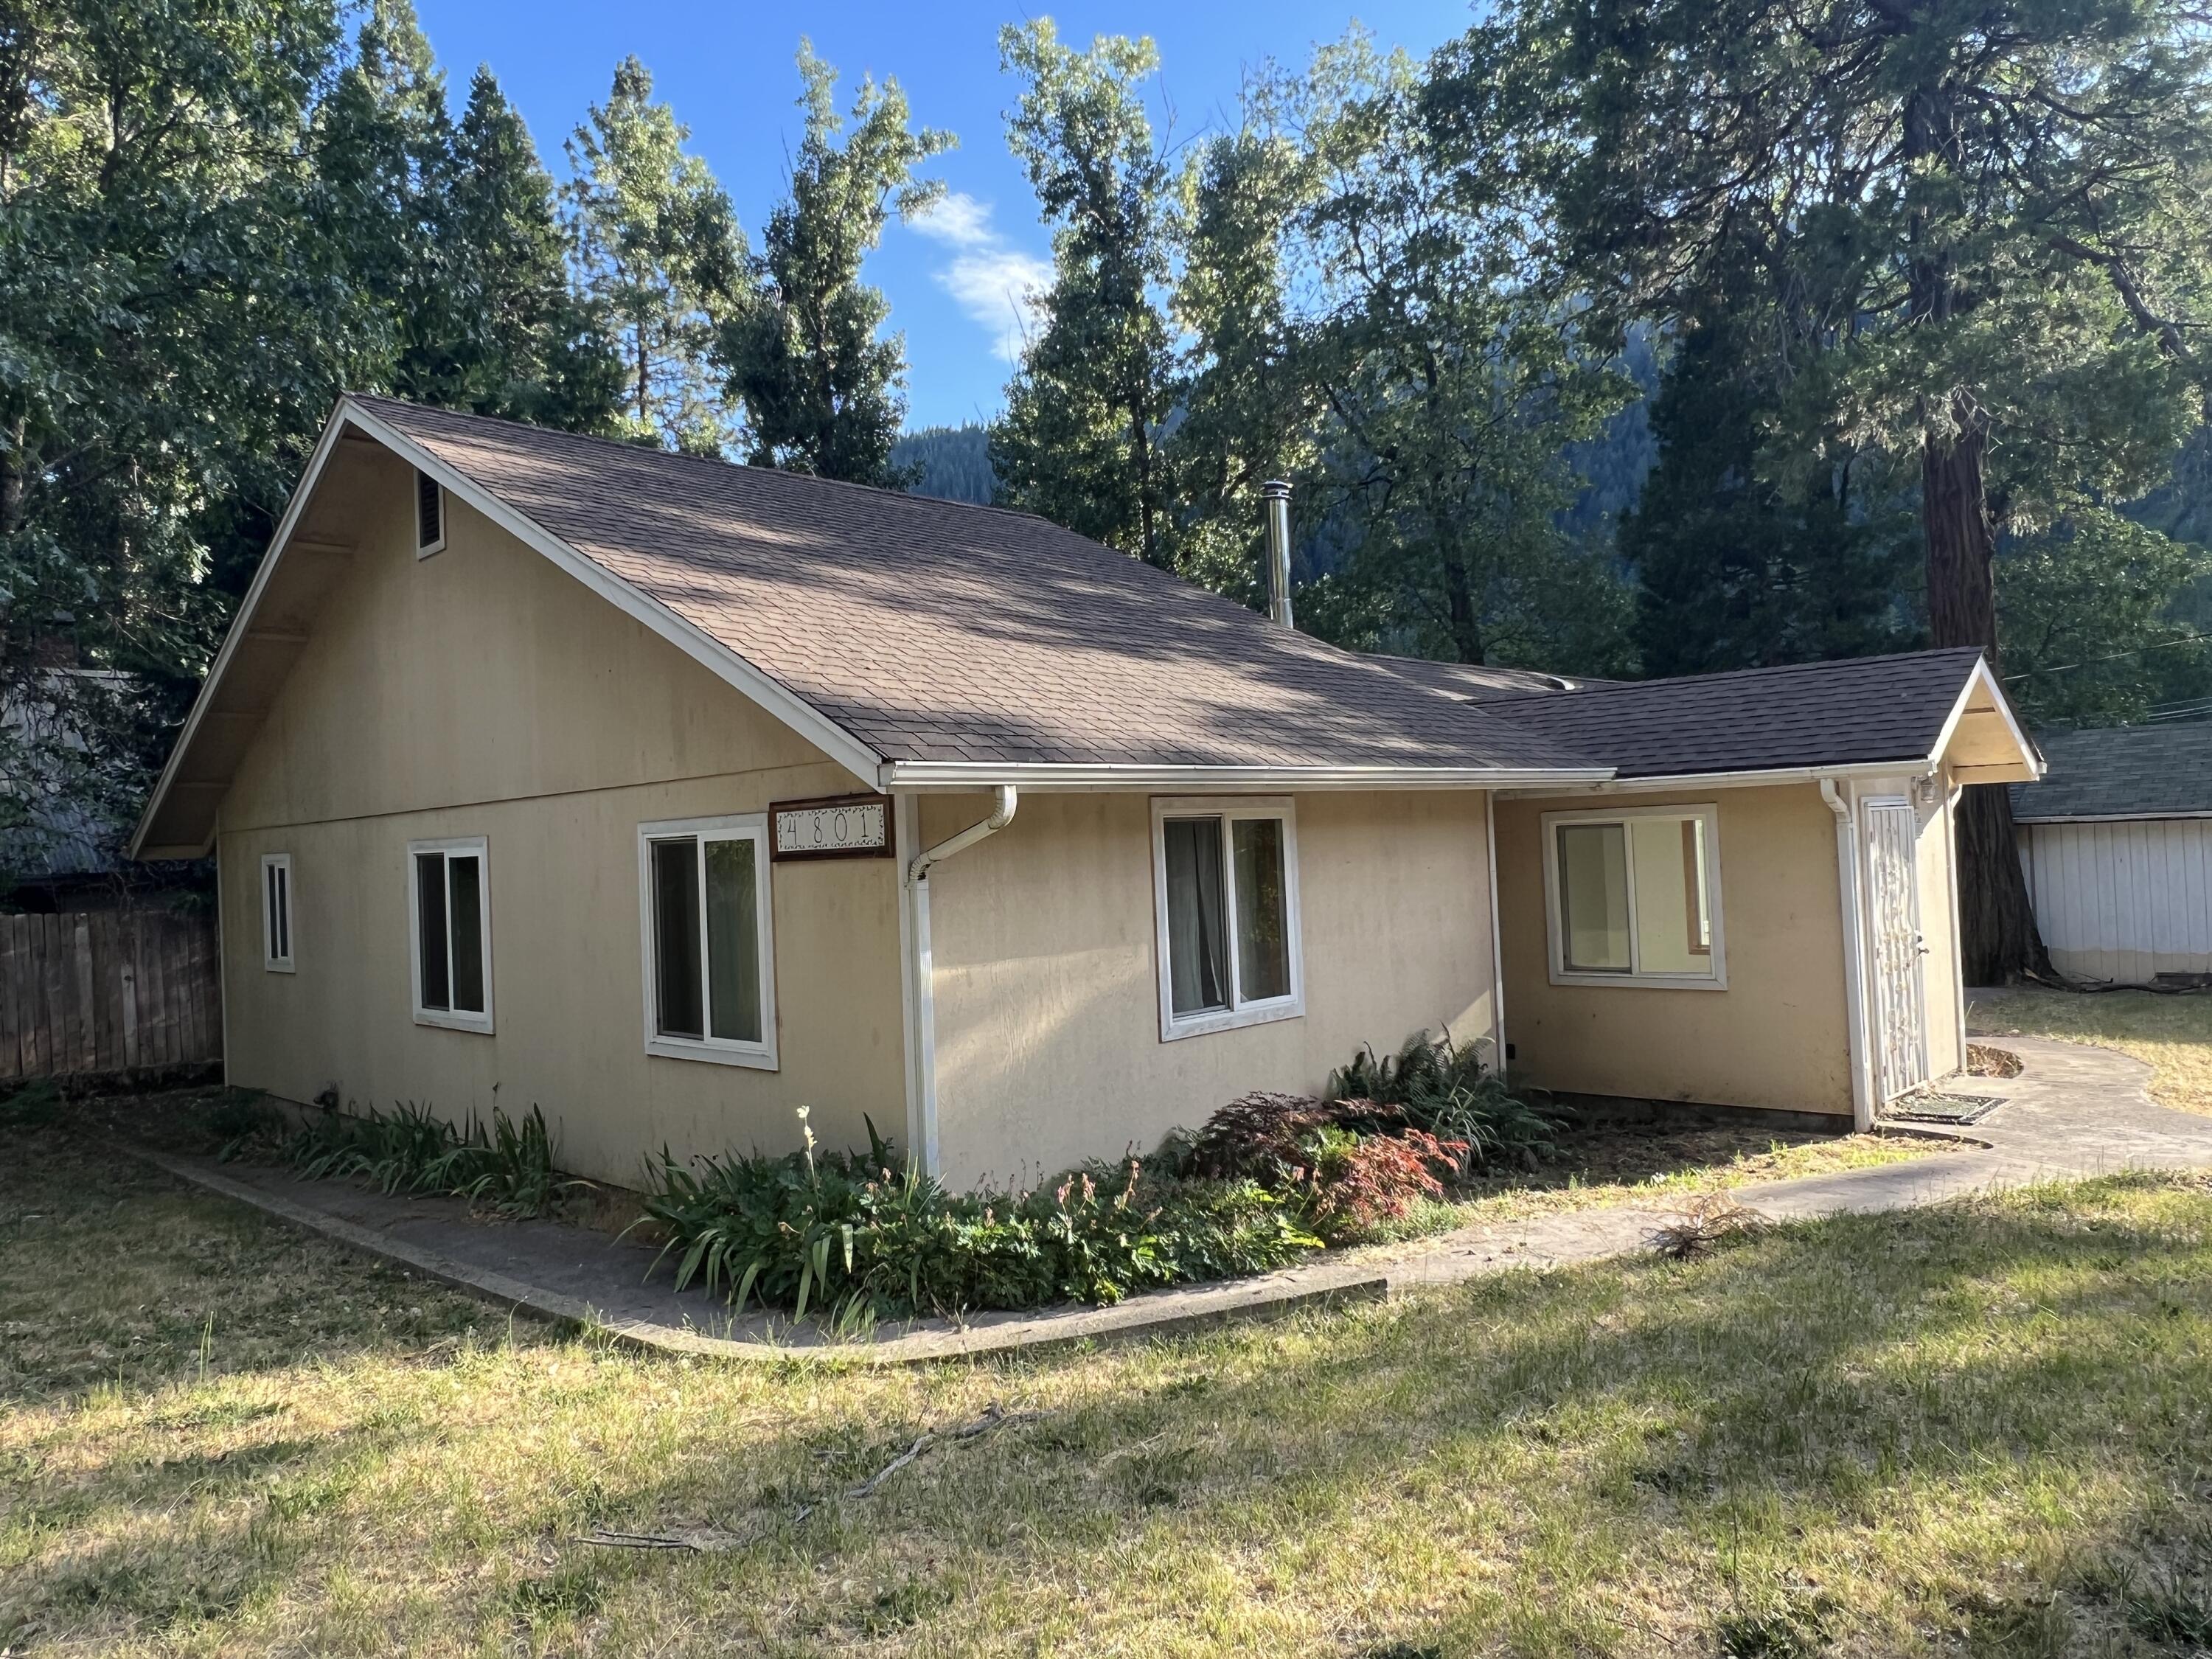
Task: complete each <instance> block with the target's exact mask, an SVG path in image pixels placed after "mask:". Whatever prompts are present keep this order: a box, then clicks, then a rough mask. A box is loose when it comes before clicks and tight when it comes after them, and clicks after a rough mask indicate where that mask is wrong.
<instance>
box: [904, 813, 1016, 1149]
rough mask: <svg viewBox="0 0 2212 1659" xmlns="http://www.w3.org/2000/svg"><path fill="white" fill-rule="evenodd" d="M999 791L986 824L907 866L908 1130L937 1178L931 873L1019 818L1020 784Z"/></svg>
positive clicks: (965, 831) (951, 838)
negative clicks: (911, 1082)
mask: <svg viewBox="0 0 2212 1659" xmlns="http://www.w3.org/2000/svg"><path fill="white" fill-rule="evenodd" d="M994 793H995V794H996V796H997V799H996V801H995V802H994V805H993V806H992V808H991V815H990V816H989V817H987V818H985V819H984V820H983V821H982V822H981V823H971V824H969V826H968V827H967V828H966V829H963V830H962V831H960V833H959V834H957V835H956V836H947V837H946V838H945V840H943V841H941V842H938V843H937V845H936V846H934V847H932V848H926V849H925V850H923V851H922V852H920V853H917V854H915V856H914V858H913V860H912V861H911V862H910V863H908V865H907V866H906V872H905V874H906V891H907V902H908V910H909V914H910V916H911V920H910V921H909V923H908V928H907V939H908V947H909V948H910V949H911V950H912V951H913V957H912V969H911V976H912V981H913V986H914V1036H915V1055H914V1068H915V1087H914V1096H913V1104H914V1111H913V1113H912V1116H913V1118H914V1119H915V1121H912V1122H910V1123H909V1124H908V1134H909V1135H911V1136H912V1138H913V1143H914V1144H913V1146H912V1148H911V1151H910V1155H912V1156H917V1157H919V1158H921V1168H922V1172H923V1173H924V1174H925V1175H930V1176H934V1175H936V1174H937V1173H938V1171H939V1167H940V1166H939V1161H938V1152H937V1006H936V1005H937V999H936V995H935V991H934V983H933V971H934V970H933V964H932V962H931V958H930V945H929V872H930V871H931V869H932V868H933V866H937V865H939V864H942V863H944V862H945V860H947V859H949V858H951V856H952V855H953V854H955V853H962V852H965V851H966V850H967V849H968V848H970V847H973V846H974V845H975V843H976V842H979V841H983V840H987V839H988V838H989V837H990V836H995V835H997V834H998V833H999V831H1000V830H1001V829H1005V828H1006V826H1007V825H1008V824H1010V823H1012V822H1013V821H1014V809H1015V808H1016V806H1018V805H1019V804H1020V798H1019V796H1018V794H1017V793H1016V792H1015V789H1014V786H1013V785H1012V784H1011V783H1002V784H1000V785H999V786H998V787H997V788H996V790H995V791H994ZM915 816H917V817H918V814H917V815H915Z"/></svg>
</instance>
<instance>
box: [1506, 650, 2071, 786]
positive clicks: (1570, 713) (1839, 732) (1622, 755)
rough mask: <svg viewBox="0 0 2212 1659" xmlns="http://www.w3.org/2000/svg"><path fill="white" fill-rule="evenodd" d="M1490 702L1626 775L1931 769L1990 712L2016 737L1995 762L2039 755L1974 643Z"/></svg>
mask: <svg viewBox="0 0 2212 1659" xmlns="http://www.w3.org/2000/svg"><path fill="white" fill-rule="evenodd" d="M1485 708H1486V712H1488V713H1490V714H1493V715H1496V716H1498V717H1500V718H1502V719H1505V720H1510V721H1512V722H1513V723H1515V724H1516V725H1520V726H1526V727H1527V728H1528V730H1530V731H1531V732H1536V733H1539V734H1541V735H1542V736H1544V737H1546V738H1551V739H1552V740H1553V741H1554V742H1557V743H1559V744H1564V745H1565V746H1566V747H1568V748H1570V749H1572V750H1575V751H1577V753H1580V754H1583V755H1587V756H1589V757H1590V758H1591V759H1593V760H1599V761H1603V762H1605V763H1607V764H1609V765H1611V766H1613V768H1615V769H1616V770H1617V775H1618V776H1619V777H1620V778H1621V779H1623V780H1629V779H1645V778H1663V777H1683V776H1692V775H1714V774H1726V773H1740V772H1743V773H1748V772H1767V771H1776V770H1782V769H1815V770H1817V769H1823V768H1838V767H1864V766H1873V765H1878V764H1897V765H1903V764H1906V763H1913V764H1924V763H1931V762H1933V761H1935V760H1936V758H1937V757H1939V755H1940V754H1941V753H1942V751H1943V750H1945V749H1946V747H1947V746H1948V744H1951V743H1952V742H1953V741H1954V739H1955V738H1956V737H1957V733H1958V732H1959V730H1960V724H1961V722H1962V720H1967V719H1970V718H1972V719H1974V720H1976V721H1977V722H1979V720H1980V719H1981V717H1982V714H1984V713H1986V714H1988V715H1991V716H1996V717H1999V718H1998V720H1997V721H1996V723H1997V724H1998V725H1999V726H2002V727H2003V728H2005V729H2006V730H2007V731H2008V732H2009V734H2010V735H2009V737H2006V736H2003V735H2001V734H1993V735H1994V736H1995V741H1994V743H1993V744H1992V745H1991V753H1990V760H1991V762H1992V763H1993V764H1995V765H1997V766H2000V767H2002V766H2004V765H2007V764H2009V765H2010V766H2012V767H2014V768H2015V769H2016V768H2017V767H2018V766H2019V765H2020V764H2022V763H2027V764H2031V765H2032V764H2033V749H2032V748H2031V747H2029V746H2027V739H2026V738H2025V737H2024V735H2022V734H2021V733H2020V732H2019V728H2018V726H2016V725H2014V724H2013V723H2012V720H2011V714H2010V711H2009V708H2008V707H2007V705H2006V704H2005V702H2004V699H2003V696H2002V692H2000V691H1998V690H1997V689H1996V682H1995V681H1994V679H1992V678H1990V675H1989V672H1988V670H1987V669H1986V667H1984V665H1983V662H1982V655H1981V653H1980V652H1979V651H1978V650H1975V649H1974V648H1972V647H1956V648H1951V649H1944V650H1935V651H1916V652H1911V653H1906V654H1904V655H1900V656H1889V657H1857V658H1850V659H1844V660H1841V661H1833V662H1813V663H1793V664H1788V665H1781V666H1778V667H1772V668H1747V669H1739V670H1736V671H1732V672H1729V673H1722V674H1699V675H1692V676H1688V677H1686V678H1679V679H1666V680H1632V681H1619V682H1614V683H1612V684H1597V685H1591V686H1589V687H1588V688H1587V689H1583V690H1576V691H1573V692H1569V693H1564V694H1562V693H1546V694H1539V695H1534V696H1521V697H1516V698H1512V699H1510V700H1504V701H1497V702H1489V703H1487V704H1486V705H1485ZM1977 741H1980V739H1979V736H1978V726H1977ZM1974 758H1975V759H1977V760H1979V759H1980V758H1981V754H1980V751H1979V750H1978V751H1977V754H1976V756H1975V757H1974ZM2012 775H2016V773H2015V772H2008V773H2007V774H2006V775H2004V776H2002V777H1999V778H1996V779H1993V780H1992V781H2008V779H2009V777H2010V776H2012Z"/></svg>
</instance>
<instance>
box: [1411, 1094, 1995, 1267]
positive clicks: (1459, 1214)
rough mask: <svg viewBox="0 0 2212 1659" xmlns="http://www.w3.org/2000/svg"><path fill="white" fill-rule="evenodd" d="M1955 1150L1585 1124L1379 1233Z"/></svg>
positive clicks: (1671, 1194) (1896, 1138) (1911, 1141)
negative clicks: (1541, 1154) (1540, 1157)
mask: <svg viewBox="0 0 2212 1659" xmlns="http://www.w3.org/2000/svg"><path fill="white" fill-rule="evenodd" d="M1961 1150H1964V1147H1963V1144H1962V1143H1960V1142H1958V1141H1953V1140H1939V1139H1931V1138H1929V1137H1925V1136H1921V1135H1903V1134H1844V1135H1829V1134H1813V1133H1805V1132H1803V1131H1800V1130H1783V1131H1777V1130H1774V1129H1771V1128H1766V1127H1761V1125H1760V1124H1759V1121H1758V1120H1757V1119H1756V1118H1755V1117H1753V1115H1750V1114H1748V1113H1747V1114H1745V1115H1742V1116H1741V1117H1736V1118H1725V1119H1716V1120H1715V1121H1710V1122H1699V1121H1694V1120H1692V1121H1680V1120H1678V1121H1674V1122H1668V1121H1663V1120H1662V1121H1658V1122H1650V1123H1643V1122H1637V1123H1592V1124H1588V1125H1581V1126H1575V1127H1569V1128H1568V1129H1566V1130H1565V1132H1564V1133H1561V1135H1560V1136H1559V1142H1558V1145H1557V1146H1556V1148H1555V1149H1554V1155H1553V1157H1551V1158H1548V1159H1547V1160H1545V1161H1544V1162H1543V1163H1541V1164H1539V1165H1538V1167H1536V1168H1535V1169H1534V1170H1501V1171H1498V1172H1495V1173H1492V1174H1489V1175H1485V1176H1478V1177H1476V1178H1475V1179H1474V1181H1472V1182H1469V1183H1468V1188H1466V1189H1465V1190H1462V1192H1460V1193H1458V1194H1455V1196H1454V1197H1453V1198H1452V1199H1451V1200H1449V1201H1447V1202H1444V1203H1440V1204H1425V1205H1421V1206H1418V1207H1417V1208H1415V1209H1414V1210H1413V1212H1411V1213H1409V1214H1408V1215H1407V1217H1406V1218H1404V1219H1403V1220H1402V1221H1401V1222H1400V1223H1398V1224H1396V1225H1394V1226H1391V1227H1389V1228H1387V1229H1385V1230H1384V1231H1386V1232H1387V1233H1388V1234H1389V1235H1390V1236H1391V1237H1393V1238H1394V1240H1395V1239H1412V1238H1418V1237H1421V1236H1423V1235H1425V1234H1433V1233H1437V1232H1443V1231H1449V1229H1451V1228H1455V1227H1473V1226H1480V1225H1483V1224H1485V1223H1486V1222H1494V1221H1520V1220H1523V1219H1525V1218H1528V1217H1531V1216H1540V1215H1559V1214H1563V1213H1565V1212H1569V1211H1573V1210H1596V1209H1607V1208H1611V1207H1613V1206H1619V1205H1637V1206H1646V1207H1651V1208H1667V1209H1673V1208H1678V1207H1680V1206H1681V1205H1683V1204H1684V1203H1686V1202H1687V1201H1688V1200H1691V1199H1693V1198H1696V1197H1698V1196H1699V1195H1700V1194H1710V1193H1723V1192H1730V1191H1733V1190H1734V1189H1735V1188H1739V1187H1749V1186H1753V1185H1754V1184H1756V1183H1758V1182H1766V1181H1796V1180H1799V1179H1801V1178H1804V1177H1808V1176H1826V1175H1841V1174H1843V1173H1844V1171H1845V1170H1866V1169H1872V1168H1874V1167H1875V1166H1876V1165H1879V1164H1901V1163H1904V1162H1905V1161H1906V1160H1907V1159H1911V1158H1932V1157H1940V1156H1942V1155H1943V1154H1945V1153H1948V1152H1959V1151H1961ZM1402 1253H1403V1252H1402V1251H1394V1254H1402Z"/></svg>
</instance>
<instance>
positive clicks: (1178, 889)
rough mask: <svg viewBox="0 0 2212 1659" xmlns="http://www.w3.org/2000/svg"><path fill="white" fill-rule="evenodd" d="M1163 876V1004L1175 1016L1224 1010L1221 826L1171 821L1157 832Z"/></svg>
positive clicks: (1226, 976)
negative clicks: (1165, 996)
mask: <svg viewBox="0 0 2212 1659" xmlns="http://www.w3.org/2000/svg"><path fill="white" fill-rule="evenodd" d="M1161 830H1162V836H1163V839H1164V842H1165V843H1166V845H1165V852H1166V858H1167V872H1168V1001H1169V1006H1170V1007H1171V1008H1173V1009H1174V1011H1175V1012H1176V1013H1178V1014H1194V1013H1200V1012H1205V1011H1206V1010H1208V1009H1214V1008H1226V1007H1227V1006H1229V970H1228V957H1227V955H1226V953H1225V945H1226V943H1227V941H1226V938H1225V934H1226V925H1225V924H1226V916H1225V909H1224V906H1223V903H1222V885H1221V820H1220V819H1219V818H1170V819H1168V820H1167V821H1166V822H1165V823H1164V824H1163V825H1162V826H1161Z"/></svg>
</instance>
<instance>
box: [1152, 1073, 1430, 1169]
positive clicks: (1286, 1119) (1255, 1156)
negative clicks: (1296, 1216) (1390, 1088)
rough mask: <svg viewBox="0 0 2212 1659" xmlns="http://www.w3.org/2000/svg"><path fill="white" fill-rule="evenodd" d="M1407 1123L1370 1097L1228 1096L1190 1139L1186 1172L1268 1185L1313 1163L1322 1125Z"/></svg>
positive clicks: (1395, 1127) (1362, 1129)
mask: <svg viewBox="0 0 2212 1659" xmlns="http://www.w3.org/2000/svg"><path fill="white" fill-rule="evenodd" d="M1405 1126H1406V1115H1405V1113H1404V1112H1402V1111H1401V1110H1400V1109H1398V1108H1397V1107H1395V1106H1378V1105H1376V1103H1374V1102H1373V1101H1371V1100H1315V1099H1312V1098H1310V1097H1308V1096H1305V1095H1274V1094H1268V1093H1267V1092H1266V1091H1264V1090H1263V1091H1258V1092H1255V1093H1253V1094H1249V1095H1244V1096H1242V1097H1239V1098H1237V1099H1236V1100H1232V1101H1231V1102H1230V1103H1228V1104H1227V1105H1226V1106H1224V1107H1223V1108H1222V1109H1220V1110H1219V1111H1218V1112H1216V1113H1215V1114H1214V1115H1212V1117H1210V1118H1208V1119H1206V1126H1205V1127H1203V1128H1201V1129H1200V1131H1199V1132H1198V1133H1196V1134H1195V1135H1193V1136H1192V1137H1191V1139H1190V1144H1189V1148H1188V1152H1186V1153H1185V1157H1186V1158H1187V1159H1188V1162H1187V1164H1186V1165H1185V1170H1184V1172H1185V1173H1186V1174H1188V1175H1194V1176H1201V1177H1204V1178H1206V1179H1208V1180H1214V1181H1238V1180H1251V1181H1259V1182H1266V1183H1267V1184H1268V1185H1269V1186H1276V1185H1279V1184H1280V1183H1281V1182H1284V1181H1285V1179H1288V1180H1291V1181H1297V1180H1298V1179H1300V1178H1301V1177H1302V1176H1304V1173H1305V1172H1306V1171H1307V1170H1309V1169H1310V1167H1311V1165H1312V1164H1313V1154H1312V1152H1310V1150H1309V1147H1310V1143H1311V1142H1312V1140H1313V1139H1314V1138H1315V1137H1316V1135H1318V1134H1320V1133H1322V1131H1323V1130H1327V1129H1335V1130H1340V1131H1341V1130H1351V1131H1353V1132H1354V1133H1362V1134H1371V1133H1383V1134H1393V1133H1397V1132H1398V1131H1400V1130H1401V1129H1403V1128H1404V1127H1405Z"/></svg>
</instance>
